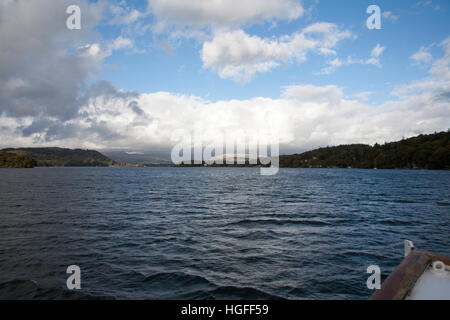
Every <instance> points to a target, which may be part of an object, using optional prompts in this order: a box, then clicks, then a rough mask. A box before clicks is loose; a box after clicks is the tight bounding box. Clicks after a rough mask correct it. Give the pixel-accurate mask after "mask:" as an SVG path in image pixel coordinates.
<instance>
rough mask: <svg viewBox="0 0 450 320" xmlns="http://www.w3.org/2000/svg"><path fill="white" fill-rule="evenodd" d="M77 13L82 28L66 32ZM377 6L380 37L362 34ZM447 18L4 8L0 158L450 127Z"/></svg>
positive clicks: (41, 0)
mask: <svg viewBox="0 0 450 320" xmlns="http://www.w3.org/2000/svg"><path fill="white" fill-rule="evenodd" d="M71 5H77V6H79V7H80V11H81V18H80V24H81V29H71V28H68V27H67V24H66V22H67V20H68V19H69V18H70V15H69V14H68V13H67V8H68V7H69V6H71ZM370 5H377V6H379V7H380V10H381V29H380V30H369V29H368V28H367V25H366V21H367V19H368V18H369V14H367V13H366V10H367V8H368V7H369V6H370ZM449 10H450V3H449V2H448V1H446V0H413V1H411V0H410V1H407V0H396V1H361V0H359V1H354V0H344V1H332V0H303V1H302V0H215V1H208V0H190V1H185V0H138V1H125V0H96V1H93V0H58V1H54V0H0V44H1V46H2V47H1V50H0V147H17V146H23V147H26V146H58V147H69V148H88V149H99V150H105V149H108V150H110V149H114V150H129V151H144V152H147V151H151V150H166V151H167V150H171V149H172V147H173V145H174V144H176V141H177V139H176V137H175V136H177V132H179V130H184V131H185V132H192V131H195V130H200V131H201V132H200V133H201V134H202V135H203V137H204V139H209V142H211V141H213V140H214V141H216V140H218V139H220V138H221V137H223V136H224V135H226V136H227V137H235V138H236V139H238V138H239V137H241V136H243V135H245V134H249V133H248V132H251V134H256V135H258V137H260V136H264V134H261V132H262V131H264V132H265V131H267V132H269V131H270V132H276V133H277V135H278V136H279V140H280V148H281V152H284V153H289V152H300V151H303V150H308V149H313V148H316V147H321V146H327V145H339V144H350V143H367V144H374V143H383V142H387V141H395V140H398V139H401V138H402V137H411V136H415V135H418V134H427V133H432V132H435V131H443V130H448V129H449V128H450V19H449V17H450V11H449ZM241 130H247V132H244V133H242V132H241ZM178 136H179V135H178ZM205 143H207V142H205Z"/></svg>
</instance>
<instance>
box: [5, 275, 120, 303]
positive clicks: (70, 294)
mask: <svg viewBox="0 0 450 320" xmlns="http://www.w3.org/2000/svg"><path fill="white" fill-rule="evenodd" d="M0 300H114V297H107V296H92V295H89V294H86V293H82V292H79V291H69V290H66V289H63V288H59V287H53V288H42V287H40V286H39V285H38V284H37V283H36V282H34V281H31V280H13V281H9V282H4V283H2V284H0Z"/></svg>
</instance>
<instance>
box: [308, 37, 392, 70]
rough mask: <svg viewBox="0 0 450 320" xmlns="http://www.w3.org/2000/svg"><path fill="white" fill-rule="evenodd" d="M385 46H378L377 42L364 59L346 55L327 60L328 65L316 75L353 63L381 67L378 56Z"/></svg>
mask: <svg viewBox="0 0 450 320" xmlns="http://www.w3.org/2000/svg"><path fill="white" fill-rule="evenodd" d="M385 49H386V47H382V46H380V44H377V45H376V47H375V48H373V49H372V51H371V53H370V57H369V58H368V59H366V60H364V59H355V58H353V57H351V56H348V57H347V59H345V60H341V59H339V58H335V59H333V60H331V61H329V62H328V66H327V67H325V68H323V69H322V70H321V71H320V72H318V73H316V74H317V75H324V74H325V75H327V74H332V73H333V72H335V71H336V70H337V69H338V68H340V67H343V66H349V65H354V64H361V65H369V64H370V65H375V66H377V67H379V68H381V62H380V56H381V54H382V53H383V52H384V50H385Z"/></svg>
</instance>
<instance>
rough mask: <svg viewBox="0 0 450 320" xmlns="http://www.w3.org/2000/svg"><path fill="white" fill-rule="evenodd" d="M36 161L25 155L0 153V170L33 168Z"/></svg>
mask: <svg viewBox="0 0 450 320" xmlns="http://www.w3.org/2000/svg"><path fill="white" fill-rule="evenodd" d="M36 164H37V163H36V161H35V160H33V159H32V158H30V157H28V156H25V155H18V154H15V153H10V152H0V168H34V167H35V166H36Z"/></svg>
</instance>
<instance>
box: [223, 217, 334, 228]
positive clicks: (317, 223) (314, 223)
mask: <svg viewBox="0 0 450 320" xmlns="http://www.w3.org/2000/svg"><path fill="white" fill-rule="evenodd" d="M290 224H291V225H292V224H293V225H305V226H317V227H320V226H326V225H328V224H327V223H326V222H323V221H318V220H294V219H286V220H278V219H244V220H239V221H237V222H231V223H228V224H227V226H231V225H247V226H256V225H279V226H281V225H290Z"/></svg>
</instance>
